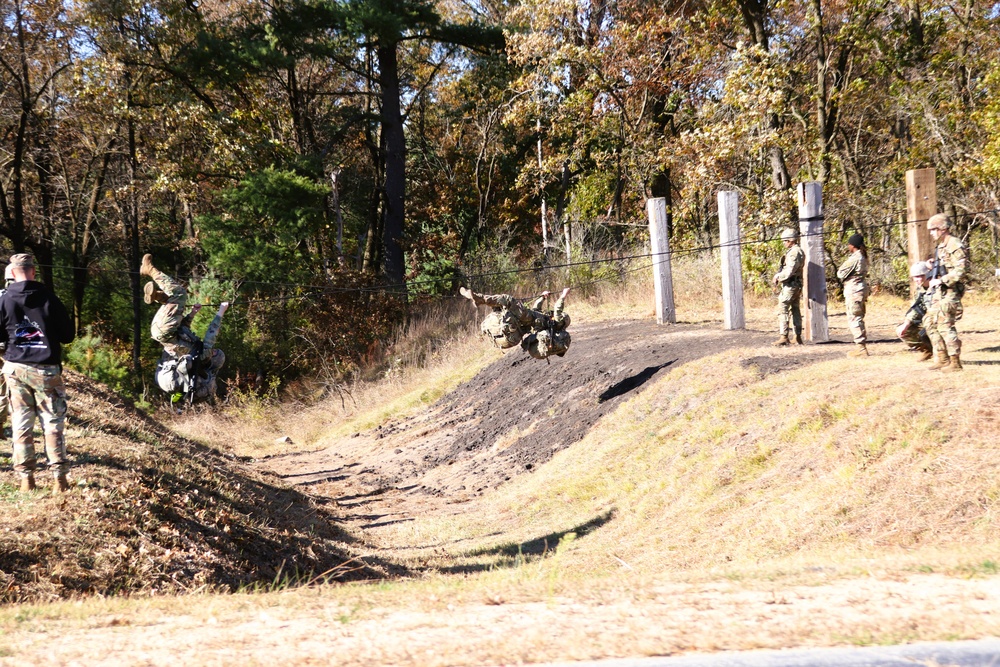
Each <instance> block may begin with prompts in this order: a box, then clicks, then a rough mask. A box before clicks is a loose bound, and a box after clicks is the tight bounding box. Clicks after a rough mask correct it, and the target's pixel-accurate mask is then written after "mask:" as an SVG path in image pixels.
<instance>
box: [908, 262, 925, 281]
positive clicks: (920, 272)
mask: <svg viewBox="0 0 1000 667" xmlns="http://www.w3.org/2000/svg"><path fill="white" fill-rule="evenodd" d="M928 273H930V270H929V268H928V266H927V262H914V263H913V265H912V266H910V277H911V278H926V277H927V274H928Z"/></svg>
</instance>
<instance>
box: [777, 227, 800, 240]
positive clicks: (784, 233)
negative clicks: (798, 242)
mask: <svg viewBox="0 0 1000 667" xmlns="http://www.w3.org/2000/svg"><path fill="white" fill-rule="evenodd" d="M798 237H799V233H798V232H797V231H795V230H794V229H792V228H791V227H785V228H784V229H782V230H781V240H782V241H794V240H795V239H797V238H798Z"/></svg>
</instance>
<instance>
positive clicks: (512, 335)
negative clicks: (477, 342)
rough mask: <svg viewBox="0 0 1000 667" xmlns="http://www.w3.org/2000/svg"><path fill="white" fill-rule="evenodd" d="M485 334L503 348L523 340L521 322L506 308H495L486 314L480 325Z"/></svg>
mask: <svg viewBox="0 0 1000 667" xmlns="http://www.w3.org/2000/svg"><path fill="white" fill-rule="evenodd" d="M480 329H481V330H482V332H483V335H484V336H486V337H487V338H489V339H490V340H492V341H493V344H494V345H496V346H497V347H499V348H500V349H501V350H506V349H508V348H511V347H514V346H515V345H517V344H519V343H520V342H521V336H522V335H523V333H522V331H521V324H520V323H519V322H518V321H517V317H515V316H514V313H512V312H510V311H509V310H507V309H506V308H504V309H503V310H494V311H493V312H492V313H490V314H489V315H487V316H486V319H485V320H483V324H482V326H481V327H480Z"/></svg>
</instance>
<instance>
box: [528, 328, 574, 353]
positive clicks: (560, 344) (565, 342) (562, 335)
mask: <svg viewBox="0 0 1000 667" xmlns="http://www.w3.org/2000/svg"><path fill="white" fill-rule="evenodd" d="M571 342H572V339H571V338H570V335H569V332H568V331H554V330H551V329H543V330H542V331H539V332H538V333H535V334H532V335H530V336H528V337H527V338H525V339H524V340H523V341H522V342H521V347H523V348H524V349H525V350H526V351H527V353H528V354H530V355H531V356H532V357H534V358H535V359H545V358H546V357H549V356H552V355H553V354H554V355H556V356H557V357H561V356H563V355H564V354H566V350H568V349H569V345H570V343H571Z"/></svg>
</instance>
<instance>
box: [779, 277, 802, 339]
mask: <svg viewBox="0 0 1000 667" xmlns="http://www.w3.org/2000/svg"><path fill="white" fill-rule="evenodd" d="M801 297H802V288H801V287H793V286H791V285H782V286H781V293H780V294H779V295H778V334H780V335H782V336H787V335H788V327H789V325H791V327H792V331H793V332H794V333H795V335H796V336H801V335H802V310H801V309H800V308H799V300H800V299H801Z"/></svg>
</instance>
